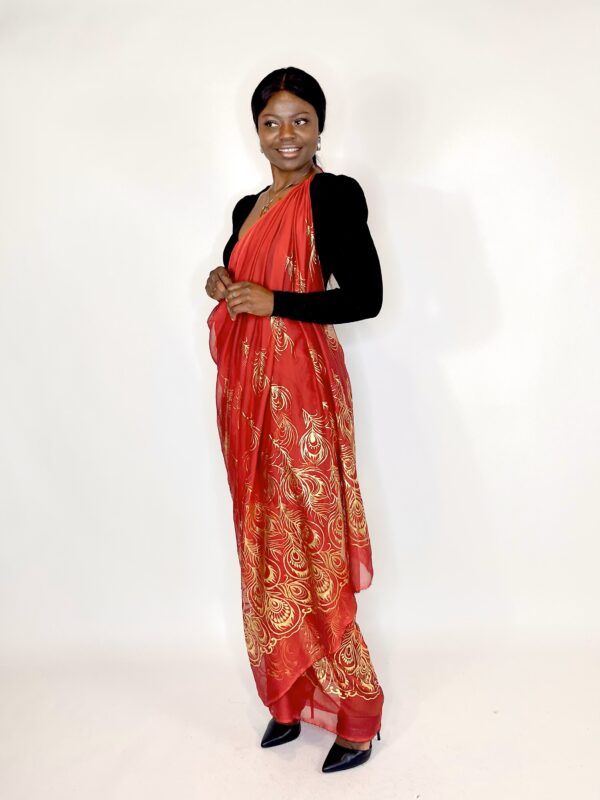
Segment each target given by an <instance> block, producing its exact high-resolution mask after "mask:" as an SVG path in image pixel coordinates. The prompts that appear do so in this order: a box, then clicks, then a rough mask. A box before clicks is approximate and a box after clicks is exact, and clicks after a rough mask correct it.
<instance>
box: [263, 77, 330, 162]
mask: <svg viewBox="0 0 600 800" xmlns="http://www.w3.org/2000/svg"><path fill="white" fill-rule="evenodd" d="M258 138H259V139H260V145H261V147H262V149H263V151H264V154H265V156H266V157H267V158H268V159H269V161H270V162H271V164H273V165H274V166H276V167H279V169H282V170H298V169H300V168H301V167H303V166H304V165H305V164H307V163H308V162H309V161H311V160H312V157H313V155H314V154H315V152H316V150H317V140H318V138H319V120H318V118H317V112H316V111H315V108H314V106H312V105H311V104H310V103H307V102H306V101H305V100H302V99H301V98H300V97H298V96H297V95H295V94H292V93H291V92H288V91H286V90H282V91H280V92H275V94H273V95H271V97H270V99H269V102H268V103H267V105H266V106H265V107H264V108H263V110H262V111H261V112H260V114H259V115H258Z"/></svg>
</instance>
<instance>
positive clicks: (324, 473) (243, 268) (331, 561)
mask: <svg viewBox="0 0 600 800" xmlns="http://www.w3.org/2000/svg"><path fill="white" fill-rule="evenodd" d="M313 177H314V175H312V176H310V177H309V178H306V179H304V180H303V181H301V182H300V183H299V184H297V185H296V186H294V187H292V189H291V190H290V191H289V192H288V193H287V195H285V197H284V198H283V199H281V200H280V201H278V202H277V203H275V204H274V205H273V206H272V207H271V208H270V209H269V211H267V212H266V213H265V214H264V215H263V216H262V217H260V218H259V219H258V221H257V222H255V223H254V224H253V225H252V226H251V227H250V228H249V229H248V231H247V232H246V233H245V234H244V236H242V238H241V239H239V241H238V242H237V243H236V245H235V247H234V248H233V251H232V253H231V257H230V260H229V271H230V274H231V275H232V278H233V279H234V281H236V282H237V281H252V282H255V283H259V284H261V285H262V286H265V287H267V288H269V289H272V290H276V289H280V290H284V291H295V292H310V291H323V290H324V288H325V287H324V285H323V276H322V272H321V269H320V264H319V258H318V254H317V252H316V249H315V241H314V228H313V221H312V213H311V203H310V195H309V185H310V181H311V180H312V178H313ZM347 235H348V236H352V231H351V230H349V231H348V234H347ZM208 326H209V346H210V352H211V355H212V357H213V359H214V361H215V363H216V365H217V382H216V411H217V425H218V430H219V437H220V442H221V450H222V453H223V458H224V461H225V467H226V472H227V479H228V483H229V488H230V491H231V497H232V501H233V522H234V528H235V535H236V545H237V555H238V559H239V563H240V569H241V596H242V616H243V626H244V634H245V642H246V648H247V652H248V657H249V660H250V666H251V669H252V673H253V677H254V680H255V683H256V687H257V691H258V695H259V697H260V699H261V701H262V702H263V704H264V705H265V706H267V707H268V708H269V710H270V712H271V715H272V716H273V717H274V718H275V719H277V720H279V721H280V722H291V721H292V720H296V719H302V720H303V721H305V722H309V723H312V724H315V725H318V726H320V727H323V728H326V729H327V730H330V731H332V732H334V733H337V734H339V735H340V736H342V737H344V738H346V739H350V740H353V741H366V740H367V739H370V738H373V736H374V735H375V733H376V732H377V731H378V730H379V727H380V724H381V712H382V705H383V691H382V689H381V686H380V684H379V681H378V679H377V675H376V674H375V670H374V668H373V664H372V662H371V658H370V654H369V650H368V648H367V645H366V643H365V641H364V638H363V636H362V633H361V630H360V628H359V626H358V624H357V622H356V610H357V606H356V599H355V593H357V592H360V591H361V590H363V589H366V588H368V587H369V585H370V584H371V580H372V577H373V564H372V556H371V543H370V539H369V531H368V527H367V522H366V519H365V512H364V508H363V501H362V497H361V492H360V487H359V483H358V478H357V471H356V453H355V442H354V419H353V409H352V390H351V385H350V379H349V376H348V372H347V370H346V364H345V359H344V352H343V349H342V346H341V343H340V341H339V340H338V338H337V335H336V332H335V329H334V328H333V326H332V325H328V324H317V323H313V322H304V321H298V320H292V319H287V318H283V317H277V316H270V317H269V316H265V317H261V316H257V315H253V314H248V313H240V314H239V315H238V316H237V317H236V319H235V320H232V319H231V318H230V316H229V313H228V310H227V306H226V303H225V301H224V300H222V301H220V302H219V304H218V305H217V306H215V308H214V309H213V311H212V312H211V314H210V316H209V318H208Z"/></svg>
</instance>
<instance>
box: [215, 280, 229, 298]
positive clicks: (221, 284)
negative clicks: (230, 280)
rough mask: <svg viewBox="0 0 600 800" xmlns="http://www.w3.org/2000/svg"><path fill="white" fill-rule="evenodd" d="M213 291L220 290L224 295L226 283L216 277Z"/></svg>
mask: <svg viewBox="0 0 600 800" xmlns="http://www.w3.org/2000/svg"><path fill="white" fill-rule="evenodd" d="M215 291H216V292H221V294H222V296H223V297H224V296H225V294H226V293H227V284H225V283H224V282H223V280H222V279H221V278H219V277H218V278H217V279H216V282H215Z"/></svg>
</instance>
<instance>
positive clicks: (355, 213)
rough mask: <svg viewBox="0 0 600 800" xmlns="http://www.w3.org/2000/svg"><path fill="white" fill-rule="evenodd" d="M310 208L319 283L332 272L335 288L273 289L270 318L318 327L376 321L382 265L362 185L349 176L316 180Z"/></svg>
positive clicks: (380, 303)
mask: <svg viewBox="0 0 600 800" xmlns="http://www.w3.org/2000/svg"><path fill="white" fill-rule="evenodd" d="M313 189H314V191H313ZM311 204H312V211H313V225H314V233H315V246H316V250H317V254H318V256H319V261H320V262H321V269H322V272H323V280H324V282H325V284H326V283H327V281H328V280H329V276H330V275H331V274H332V273H333V275H334V276H335V279H336V281H337V282H338V284H339V288H335V289H326V290H324V291H317V292H284V291H281V290H275V291H274V292H273V294H274V296H275V299H274V306H273V312H272V316H278V317H288V318H290V319H297V320H303V321H306V322H317V323H322V324H327V323H330V324H336V323H341V322H355V321H357V320H360V319H367V318H369V317H375V316H377V314H379V311H380V310H381V306H382V303H383V282H382V276H381V266H380V264H379V258H378V255H377V250H376V249H375V244H374V243H373V239H372V237H371V232H370V231H369V226H368V224H367V216H368V208H367V202H366V200H365V195H364V192H363V190H362V188H361V186H360V184H359V183H358V181H357V180H355V179H354V178H351V177H349V176H348V175H334V174H332V173H323V174H321V175H316V176H315V177H314V178H313V180H312V184H311Z"/></svg>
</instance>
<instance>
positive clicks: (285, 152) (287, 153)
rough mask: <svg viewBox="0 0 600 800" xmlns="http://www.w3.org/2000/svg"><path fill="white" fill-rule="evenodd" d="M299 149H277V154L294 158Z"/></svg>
mask: <svg viewBox="0 0 600 800" xmlns="http://www.w3.org/2000/svg"><path fill="white" fill-rule="evenodd" d="M300 149H301V148H300V147H278V148H277V152H278V153H281V154H282V155H284V156H295V155H296V153H298V152H299V151H300Z"/></svg>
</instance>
